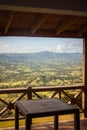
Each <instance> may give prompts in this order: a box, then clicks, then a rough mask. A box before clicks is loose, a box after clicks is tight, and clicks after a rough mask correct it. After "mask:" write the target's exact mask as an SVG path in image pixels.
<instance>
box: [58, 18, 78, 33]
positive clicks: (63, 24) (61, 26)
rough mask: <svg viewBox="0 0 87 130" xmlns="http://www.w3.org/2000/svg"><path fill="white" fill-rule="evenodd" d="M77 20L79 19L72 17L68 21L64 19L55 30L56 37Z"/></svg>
mask: <svg viewBox="0 0 87 130" xmlns="http://www.w3.org/2000/svg"><path fill="white" fill-rule="evenodd" d="M78 20H79V17H75V18H73V17H72V16H71V17H69V18H68V19H65V20H64V21H63V22H62V23H61V24H60V26H59V27H58V28H57V29H56V35H59V34H61V33H62V32H63V31H64V30H65V29H67V28H69V27H70V26H71V25H72V24H74V23H76V22H77V21H78Z"/></svg>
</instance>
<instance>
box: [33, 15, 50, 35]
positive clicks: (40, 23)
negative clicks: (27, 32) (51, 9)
mask: <svg viewBox="0 0 87 130" xmlns="http://www.w3.org/2000/svg"><path fill="white" fill-rule="evenodd" d="M48 16H49V14H42V15H41V17H40V18H39V19H38V21H37V23H36V24H34V26H33V27H32V29H31V34H34V33H35V32H36V31H37V30H38V29H39V28H40V26H41V25H42V24H43V23H44V21H45V20H46V18H47V17H48Z"/></svg>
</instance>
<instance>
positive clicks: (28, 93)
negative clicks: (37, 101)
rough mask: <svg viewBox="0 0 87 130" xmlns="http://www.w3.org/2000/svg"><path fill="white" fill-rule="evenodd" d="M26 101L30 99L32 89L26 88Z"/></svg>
mask: <svg viewBox="0 0 87 130" xmlns="http://www.w3.org/2000/svg"><path fill="white" fill-rule="evenodd" d="M27 99H28V100H29V99H32V87H28V92H27Z"/></svg>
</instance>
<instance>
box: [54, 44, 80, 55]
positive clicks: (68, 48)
mask: <svg viewBox="0 0 87 130" xmlns="http://www.w3.org/2000/svg"><path fill="white" fill-rule="evenodd" d="M56 51H57V52H60V53H62V52H67V53H74V52H82V45H81V44H70V43H69V44H64V45H57V47H56Z"/></svg>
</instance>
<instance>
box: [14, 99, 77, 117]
mask: <svg viewBox="0 0 87 130" xmlns="http://www.w3.org/2000/svg"><path fill="white" fill-rule="evenodd" d="M15 105H16V106H17V107H18V108H19V111H20V112H22V114H23V115H24V116H26V115H29V116H31V117H41V116H52V115H56V114H58V115H63V114H71V113H75V112H76V110H78V109H77V108H76V107H74V106H73V105H69V104H67V103H64V102H62V101H61V100H59V99H56V98H51V99H37V100H26V101H16V103H15Z"/></svg>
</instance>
